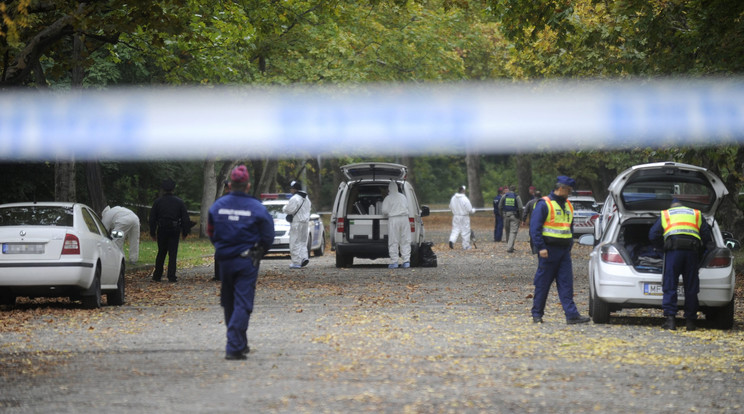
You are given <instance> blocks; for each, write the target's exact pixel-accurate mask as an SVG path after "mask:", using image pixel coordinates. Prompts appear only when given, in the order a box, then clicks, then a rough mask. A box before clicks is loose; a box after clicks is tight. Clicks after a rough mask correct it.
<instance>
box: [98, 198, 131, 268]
mask: <svg viewBox="0 0 744 414" xmlns="http://www.w3.org/2000/svg"><path fill="white" fill-rule="evenodd" d="M101 221H102V222H103V225H104V226H106V228H107V229H108V231H109V232H111V231H114V230H118V231H121V232H122V233H124V237H122V238H120V239H114V243H115V244H116V245H117V246H119V249H120V250H121V251H122V252H123V251H124V239H129V262H130V263H136V262H137V259H139V239H140V220H139V217H137V215H136V214H134V212H133V211H132V210H130V209H128V208H125V207H120V206H116V207H114V208H111V207H109V206H106V208H104V209H103V214H102V215H101Z"/></svg>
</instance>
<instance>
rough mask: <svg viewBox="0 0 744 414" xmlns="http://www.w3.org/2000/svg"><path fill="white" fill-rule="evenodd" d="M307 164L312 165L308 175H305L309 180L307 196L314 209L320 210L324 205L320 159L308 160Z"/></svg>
mask: <svg viewBox="0 0 744 414" xmlns="http://www.w3.org/2000/svg"><path fill="white" fill-rule="evenodd" d="M307 163H308V164H309V165H310V168H308V170H307V174H305V177H306V178H307V183H306V185H307V194H308V196H309V197H310V201H311V202H312V203H313V208H315V210H318V208H319V207H320V206H321V205H322V204H323V202H322V200H321V187H322V185H323V183H322V181H321V177H320V160H319V158H308V160H307Z"/></svg>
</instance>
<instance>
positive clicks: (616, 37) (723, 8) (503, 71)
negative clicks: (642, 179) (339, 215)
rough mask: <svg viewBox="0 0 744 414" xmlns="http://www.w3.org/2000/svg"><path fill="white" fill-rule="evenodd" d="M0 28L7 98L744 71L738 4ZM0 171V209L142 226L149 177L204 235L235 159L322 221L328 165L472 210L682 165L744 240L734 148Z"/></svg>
mask: <svg viewBox="0 0 744 414" xmlns="http://www.w3.org/2000/svg"><path fill="white" fill-rule="evenodd" d="M0 16H2V22H1V23H0V52H2V53H1V54H0V59H1V60H2V73H1V76H0V89H1V90H5V91H7V90H11V89H12V90H17V89H34V90H52V91H60V92H63V93H64V92H68V91H74V90H78V89H87V88H91V89H107V88H115V87H122V86H128V87H154V86H158V87H161V86H179V85H191V86H197V85H198V86H199V87H203V88H212V87H215V86H217V85H232V86H240V87H264V86H289V85H334V86H336V87H339V86H340V87H342V88H343V87H344V86H345V85H359V84H366V83H387V84H391V85H395V84H403V83H419V84H421V83H456V82H475V81H478V82H496V81H499V82H527V81H529V82H535V83H540V82H544V81H552V80H556V79H560V80H565V79H571V80H596V79H602V80H624V79H635V80H645V79H657V78H659V77H674V78H675V79H678V80H680V79H681V80H684V79H692V78H695V79H697V78H706V77H718V78H720V77H735V76H741V73H742V71H743V70H744V2H741V1H740V0H728V1H724V0H691V1H690V0H545V1H532V0H431V1H427V0H420V1H404V0H366V1H365V0H360V1H341V0H338V1H328V0H283V1H274V0H225V1H214V0H213V1H205V0H186V1H168V0H163V1H158V0H130V1H127V2H118V1H105V0H104V1H89V2H74V1H72V2H70V1H62V0H17V1H5V2H3V3H0ZM0 93H2V91H0ZM670 138H672V140H670V141H671V142H673V137H670ZM731 138H732V142H735V141H734V140H733V138H740V137H731ZM102 139H105V137H102ZM205 139H209V138H208V137H205ZM328 152H331V151H330V150H329V151H328ZM0 159H2V161H1V162H0V174H1V175H2V177H3V178H4V182H5V185H4V188H3V191H2V192H1V193H0V202H13V201H29V200H37V201H45V200H69V201H80V202H84V203H87V204H89V205H91V206H92V207H93V208H94V209H96V210H97V211H99V212H100V211H101V210H102V209H103V207H105V206H106V205H112V206H113V205H123V206H127V207H130V208H132V209H133V210H136V211H137V213H138V214H139V215H140V217H141V219H142V221H143V223H146V217H147V214H148V209H147V208H148V206H149V205H151V203H152V201H153V200H154V199H155V198H156V197H157V196H158V195H159V187H160V182H161V181H162V180H163V179H164V178H168V177H170V178H173V179H174V180H175V181H176V182H177V185H178V187H177V193H178V195H179V196H180V197H182V198H183V199H184V200H185V201H186V203H187V205H188V206H189V209H190V210H192V211H199V212H201V217H202V223H201V224H202V228H203V227H204V223H203V221H204V217H205V214H203V213H204V211H206V209H208V208H209V206H210V205H211V204H212V202H213V201H214V199H215V198H216V197H217V196H219V194H221V192H222V183H223V181H224V180H225V179H226V177H227V173H228V172H229V170H230V169H231V168H232V167H233V166H234V165H236V164H238V163H244V164H246V165H248V166H249V168H250V170H251V180H252V188H253V191H254V193H255V194H259V193H262V192H278V191H286V190H287V189H288V187H289V182H290V181H292V180H294V179H298V178H299V179H301V180H303V181H304V182H305V183H306V186H307V188H308V192H309V193H310V195H311V199H312V200H313V202H314V205H315V206H316V208H317V209H318V210H324V209H328V208H330V205H331V203H332V202H333V197H334V196H335V193H336V188H337V185H338V183H339V182H340V180H341V176H340V169H339V167H340V166H341V165H344V164H346V163H350V162H355V161H361V160H382V161H392V162H400V163H402V164H405V165H407V166H409V170H410V174H409V178H408V179H409V180H411V181H412V182H413V183H414V185H415V187H416V189H417V194H418V195H419V198H420V199H421V201H422V202H423V203H428V204H446V203H447V202H448V200H449V197H450V196H451V195H452V194H453V193H454V192H455V189H456V188H457V187H458V186H459V185H463V184H464V185H467V186H468V189H469V196H470V198H471V200H472V201H473V204H474V205H476V206H486V207H488V206H490V204H491V203H490V200H491V199H492V198H493V197H494V196H495V195H496V192H497V189H498V187H501V186H505V185H509V184H514V185H517V186H518V189H519V192H520V193H521V194H527V188H528V186H530V185H535V186H536V187H537V188H538V189H540V190H542V191H543V192H548V191H550V189H551V187H552V185H553V182H554V180H555V176H556V175H559V174H566V175H570V176H572V177H574V178H576V180H577V182H578V185H577V187H579V189H588V190H592V191H593V192H594V194H595V197H596V198H597V200H598V201H602V200H603V199H604V197H605V196H606V188H607V185H608V184H609V183H610V181H611V180H612V179H613V178H614V177H615V176H616V175H617V173H619V172H620V171H622V170H624V169H626V168H628V167H630V166H632V165H634V164H639V163H644V162H651V161H679V162H688V163H691V164H695V165H700V166H703V167H706V168H708V169H710V170H712V171H713V172H715V173H716V174H718V175H719V176H720V177H721V178H722V179H723V180H724V182H725V183H726V186H727V188H728V189H729V193H730V194H729V196H728V197H727V198H726V200H725V201H724V203H723V204H722V206H721V208H720V209H719V213H718V216H719V217H718V219H719V222H720V223H721V226H722V228H724V229H727V230H730V231H733V232H734V233H735V234H736V235H737V236H738V237H739V238H742V236H744V214H743V213H742V209H741V206H740V205H739V204H738V201H739V199H738V194H739V192H740V191H741V189H742V183H744V179H743V178H742V177H744V147H742V146H740V145H738V144H731V145H716V146H708V145H704V144H702V145H700V146H695V147H679V146H675V145H673V144H671V145H657V146H653V147H643V148H641V147H631V148H626V149H623V150H619V151H604V150H591V151H574V152H561V153H553V152H541V151H540V149H539V148H535V149H534V151H526V152H524V153H519V154H476V153H468V154H437V153H432V154H428V155H425V156H417V157H411V156H408V155H407V154H399V155H398V156H394V157H374V158H372V157H370V158H364V159H362V158H352V157H348V156H344V155H343V154H340V155H334V157H323V158H321V157H315V156H310V155H308V157H306V158H292V159H203V160H185V161H184V160H167V159H163V160H148V161H137V160H105V161H99V160H87V159H86V160H77V161H75V160H69V159H64V160H45V161H41V162H39V161H34V162H29V161H27V160H12V159H3V158H2V154H0ZM144 227H145V228H146V225H145V226H144ZM202 233H203V229H202Z"/></svg>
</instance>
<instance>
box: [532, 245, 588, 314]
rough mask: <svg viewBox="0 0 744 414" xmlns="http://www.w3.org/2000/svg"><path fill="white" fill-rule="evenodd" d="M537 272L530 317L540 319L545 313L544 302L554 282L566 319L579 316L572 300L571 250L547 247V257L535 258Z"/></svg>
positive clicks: (568, 248)
mask: <svg viewBox="0 0 744 414" xmlns="http://www.w3.org/2000/svg"><path fill="white" fill-rule="evenodd" d="M537 257H538V260H537V272H536V273H535V282H534V284H535V295H534V297H533V299H532V316H533V317H538V318H542V316H543V314H544V313H545V302H546V301H547V299H548V293H549V292H550V285H552V284H553V281H555V285H556V287H557V288H558V298H559V299H560V301H561V305H563V312H564V313H565V314H566V319H571V318H575V317H577V316H580V315H579V310H578V309H576V304H575V303H574V300H573V267H572V266H573V265H572V263H571V248H570V247H557V246H548V257H547V258H546V259H543V258H542V257H540V256H539V255H538V256H537Z"/></svg>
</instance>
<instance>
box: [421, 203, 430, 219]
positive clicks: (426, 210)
mask: <svg viewBox="0 0 744 414" xmlns="http://www.w3.org/2000/svg"><path fill="white" fill-rule="evenodd" d="M429 213H430V211H429V206H421V217H426V216H428V215H429Z"/></svg>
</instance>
